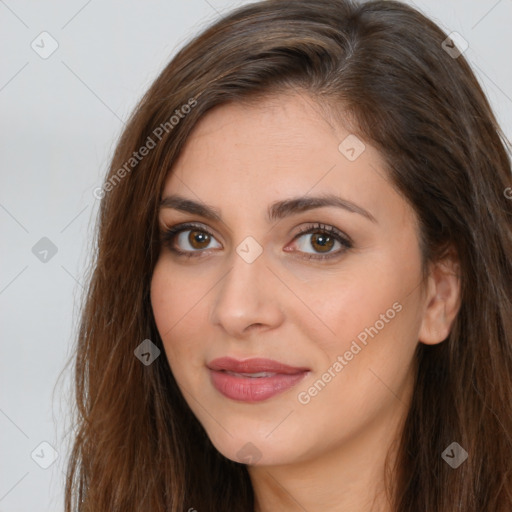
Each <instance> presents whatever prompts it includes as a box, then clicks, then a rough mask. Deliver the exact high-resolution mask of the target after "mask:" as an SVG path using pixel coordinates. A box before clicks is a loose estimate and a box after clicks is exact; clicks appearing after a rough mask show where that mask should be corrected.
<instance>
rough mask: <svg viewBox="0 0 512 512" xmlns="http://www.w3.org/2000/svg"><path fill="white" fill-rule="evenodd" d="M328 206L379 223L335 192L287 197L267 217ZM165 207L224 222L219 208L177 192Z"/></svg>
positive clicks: (277, 217) (274, 218)
mask: <svg viewBox="0 0 512 512" xmlns="http://www.w3.org/2000/svg"><path fill="white" fill-rule="evenodd" d="M327 206H333V207H336V208H342V209H344V210H347V211H349V212H351V213H357V214H359V215H362V216H363V217H365V218H366V219H368V220H370V221H371V222H374V223H376V224H377V220H376V219H375V217H374V216H373V215H372V214H371V213H370V212H369V211H367V210H365V209H364V208H362V207H361V206H358V205H357V204H355V203H353V202H351V201H348V200H347V199H343V198H341V197H338V196H336V195H334V194H324V195H321V196H299V197H292V198H290V199H285V200H283V201H276V202H275V203H272V204H271V205H270V206H269V208H268V210H267V219H268V221H269V222H272V221H274V220H278V219H283V218H284V217H288V216H290V215H295V214H298V213H301V212H305V211H308V210H313V209H315V208H323V207H327ZM163 208H173V209H175V210H179V211H182V212H187V213H191V214H195V215H200V216H201V217H205V218H207V219H210V220H215V221H219V222H222V216H221V213H220V210H219V209H218V208H215V207H213V206H210V205H208V204H206V203H202V202H201V203H200V202H197V201H193V200H192V199H187V198H186V197H183V196H179V195H176V194H173V195H170V196H167V197H164V198H163V199H162V200H161V201H160V209H163Z"/></svg>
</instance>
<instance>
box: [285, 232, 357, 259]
mask: <svg viewBox="0 0 512 512" xmlns="http://www.w3.org/2000/svg"><path fill="white" fill-rule="evenodd" d="M294 240H295V245H296V247H297V248H298V251H297V252H300V253H302V257H304V258H306V259H326V258H331V257H332V258H334V257H340V256H341V255H342V254H343V253H344V252H346V251H347V250H348V249H351V248H352V241H351V239H350V238H348V237H347V236H346V235H343V233H342V232H341V231H339V230H338V229H336V228H334V227H332V226H326V225H324V224H317V225H315V226H310V227H309V228H305V229H302V230H301V232H300V233H299V234H298V235H297V236H296V237H295V239H294Z"/></svg>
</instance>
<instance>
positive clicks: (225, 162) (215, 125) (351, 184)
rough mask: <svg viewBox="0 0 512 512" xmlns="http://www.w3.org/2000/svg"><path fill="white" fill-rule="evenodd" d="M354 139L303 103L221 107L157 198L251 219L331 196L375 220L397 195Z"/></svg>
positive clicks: (193, 138)
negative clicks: (288, 201) (291, 202)
mask: <svg viewBox="0 0 512 512" xmlns="http://www.w3.org/2000/svg"><path fill="white" fill-rule="evenodd" d="M354 137H356V136H355V134H352V133H350V131H349V130H348V129H347V128H346V127H344V126H341V125H340V123H337V124H336V125H335V124H333V123H332V121H331V119H329V118H327V117H326V116H325V112H324V110H323V109H321V108H320V107H319V106H318V105H317V104H316V103H315V102H314V101H313V99H311V98H309V97H307V96H304V95H299V94H293V95H292V94H288V95H282V96H280V97H279V96H278V97H270V98H267V99H262V100H261V101H260V102H258V103H251V104H243V103H229V104H224V105H220V106H217V107H215V108H213V109H212V110H210V111H208V112H207V113H206V114H205V115H204V116H203V118H202V119H201V120H200V121H199V122H198V123H197V124H196V126H195V128H194V130H193V131H192V133H191V134H190V136H189V138H188V140H187V142H186V144H185V146H184V147H183V149H182V152H181V154H180V156H179V158H178V160H177V161H176V162H175V163H174V165H173V167H172V170H171V172H170V173H169V175H168V177H167V179H166V183H165V186H164V193H163V196H165V195H169V194H180V195H183V196H186V197H189V198H190V199H195V200H196V201H201V200H202V201H205V202H207V203H209V204H212V205H218V206H219V209H220V210H225V209H228V208H230V207H232V208H234V209H237V208H238V213H239V215H243V213H244V212H248V211H250V212H251V214H253V215H254V214H255V213H256V210H257V211H259V212H261V210H262V209H266V208H267V206H268V205H269V204H270V203H272V202H275V201H278V200H281V199H283V198H285V197H293V196H303V195H307V194H311V195H318V194H336V195H339V196H341V197H344V198H345V199H347V200H349V201H354V202H359V203H360V204H361V205H362V206H363V205H366V206H368V209H369V210H371V211H373V212H376V213H378V212H379V210H382V209H383V208H384V206H385V203H386V194H391V195H394V196H397V194H396V192H395V191H394V188H393V187H392V186H391V185H390V184H389V183H388V180H387V176H386V173H385V172H384V160H383V158H382V156H381V155H380V154H379V152H378V151H377V150H376V149H375V148H374V147H372V146H371V145H370V144H368V143H367V142H363V141H362V140H361V139H360V138H355V139H354ZM347 140H348V141H349V143H348V145H349V146H354V143H355V144H356V145H355V146H354V148H355V151H356V152H357V154H356V156H357V157H356V158H355V159H354V158H353V155H352V154H350V153H349V154H348V156H350V158H348V157H347V153H346V149H347V147H346V146H347V144H345V141H347ZM357 144H359V145H357ZM387 199H389V197H387ZM393 199H395V200H396V199H399V197H398V196H397V197H393ZM241 205H243V211H240V207H241ZM363 207H365V206H363ZM258 215H259V214H258Z"/></svg>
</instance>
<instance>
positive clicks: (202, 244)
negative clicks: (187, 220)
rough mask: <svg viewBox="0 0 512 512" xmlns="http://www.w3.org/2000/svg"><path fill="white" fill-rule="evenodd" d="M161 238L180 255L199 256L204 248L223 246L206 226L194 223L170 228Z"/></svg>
mask: <svg viewBox="0 0 512 512" xmlns="http://www.w3.org/2000/svg"><path fill="white" fill-rule="evenodd" d="M161 240H162V242H163V243H164V244H165V245H166V246H167V247H168V248H169V249H170V250H171V251H172V252H174V253H175V254H178V255H185V254H186V255H187V256H199V255H201V254H202V253H203V252H205V251H204V249H219V248H222V246H221V245H220V244H219V242H217V240H216V239H215V237H214V236H213V235H212V234H211V233H210V232H209V231H208V230H206V228H202V227H201V226H196V225H194V224H180V225H178V226H174V227H172V228H169V229H167V230H165V231H164V232H163V233H162V237H161ZM212 244H217V245H212Z"/></svg>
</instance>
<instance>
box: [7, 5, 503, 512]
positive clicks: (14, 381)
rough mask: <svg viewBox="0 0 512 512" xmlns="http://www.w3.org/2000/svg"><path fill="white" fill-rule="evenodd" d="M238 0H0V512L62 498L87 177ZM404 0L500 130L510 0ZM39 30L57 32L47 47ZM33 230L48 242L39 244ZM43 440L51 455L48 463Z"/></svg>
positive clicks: (91, 205) (87, 221)
mask: <svg viewBox="0 0 512 512" xmlns="http://www.w3.org/2000/svg"><path fill="white" fill-rule="evenodd" d="M242 3H248V2H240V1H238V2H234V1H228V0H208V1H207V0H187V1H186V2H185V1H184V0H183V1H176V0H174V1H163V0H152V1H147V2H143V1H133V0H131V1H126V0H125V1H124V2H121V0H103V1H100V0H89V1H85V0H72V1H70V0H68V1H67V2H64V0H54V1H52V2H48V1H42V2H29V1H24V0H20V1H15V0H5V1H2V0H0V23H1V25H0V26H1V29H0V38H1V50H0V51H1V55H2V58H1V59H0V108H1V124H0V129H1V135H0V159H1V171H0V172H1V188H0V226H1V235H2V244H1V246H0V247H1V260H0V261H1V265H0V325H1V328H2V333H1V337H0V343H1V352H0V434H1V435H0V460H1V463H0V512H15V511H24V512H25V511H31V512H33V511H36V510H37V511H61V510H63V471H64V469H65V462H66V458H67V454H68V450H69V443H70V438H69V435H68V436H66V432H67V430H66V429H68V428H69V420H68V416H67V413H66V411H67V410H68V402H69V396H70V391H69V390H70V379H69V371H68V372H65V373H64V374H63V375H62V377H61V378H60V379H59V380H58V378H59V375H60V374H61V372H62V370H63V368H64V364H65V362H66V360H67V359H68V357H69V355H70V353H71V347H72V343H73V341H74V338H73V336H74V332H75V330H76V325H77V320H78V308H79V302H78V298H79V297H80V294H81V292H82V287H83V283H84V272H85V269H86V268H87V264H88V261H89V259H88V254H89V253H90V250H91V246H92V244H91V240H92V232H93V228H94V220H95V216H96V213H97V208H98V205H99V201H98V200H97V199H95V197H94V196H93V190H94V189H95V188H96V187H98V186H100V185H101V181H102V176H103V175H104V174H105V172H106V170H107V166H108V162H109V159H110V157H111V155H112V151H113V148H114V146H115V142H116V140H117V137H118V136H119V134H120V132H121V130H122V128H123V123H124V122H123V120H125V119H127V116H128V115H129V113H130V111H131V110H132V108H133V107H134V106H135V103H136V102H137V100H138V99H139V98H140V97H141V95H142V94H143V92H144V91H145V90H146V88H147V87H148V86H149V84H150V83H151V81H152V80H153V79H154V78H155V77H156V76H157V74H158V73H159V72H160V71H161V69H162V68H163V67H164V66H165V64H166V63H167V62H168V61H169V59H170V57H171V56H172V55H173V54H174V53H175V51H176V49H177V48H179V47H181V46H182V45H183V43H184V42H186V41H188V40H189V39H190V38H191V37H192V36H193V35H194V34H196V33H197V32H198V31H199V30H200V29H201V28H202V27H204V26H205V24H207V23H208V22H210V21H212V20H214V19H215V18H217V17H218V16H220V15H221V14H222V13H224V12H225V11H226V10H228V9H230V8H231V7H234V6H236V5H240V4H242ZM409 3H414V4H415V5H416V6H417V7H419V8H420V9H421V10H422V11H423V12H424V13H426V14H427V15H429V16H430V17H432V18H433V19H434V20H435V21H436V22H437V23H439V24H440V25H441V27H442V28H444V29H445V30H446V31H447V32H448V33H449V32H451V31H457V32H459V33H460V34H462V35H463V37H464V38H465V39H466V40H467V42H468V43H469V48H468V49H467V50H466V52H465V56H466V57H467V58H468V59H469V61H470V63H471V65H472V66H473V69H474V70H475V71H476V74H477V76H478V78H479V80H480V82H481V84H482V85H483V88H484V90H485V91H486V93H487V95H488V97H489V99H490V101H491V104H492V105H493V107H494V109H495V112H496V114H497V117H498V120H499V121H500V123H501V125H502V127H503V128H504V131H505V133H506V135H507V137H508V138H509V139H510V138H511V135H512V99H511V98H512V66H511V65H510V62H511V58H510V49H511V48H512V33H511V30H510V22H511V21H512V0H499V1H496V0H472V1H467V0H449V1H447V0H430V1H428V2H427V1H420V0H416V1H415V2H409ZM43 31H46V32H48V33H49V34H50V35H51V38H53V40H55V41H56V42H57V43H58V48H57V50H56V51H55V52H54V53H53V54H52V55H50V56H49V57H48V58H46V59H43V58H42V57H41V56H40V54H41V53H43V52H45V51H46V52H48V51H49V50H51V44H52V39H50V38H49V36H40V37H39V34H41V32H43ZM42 38H43V42H41V39H42ZM33 41H35V42H34V43H33V44H34V46H36V48H37V51H38V52H39V53H37V52H36V51H35V50H34V49H33V48H32V47H31V44H32V42H33ZM53 44H55V43H53ZM43 45H44V46H43ZM43 237H47V238H48V239H49V240H51V243H52V244H53V245H54V246H55V248H56V249H57V252H56V253H55V254H54V255H52V253H51V251H50V252H48V253H47V254H45V253H44V252H38V250H37V249H38V248H39V251H42V250H44V249H45V247H44V244H45V243H47V242H39V241H40V240H41V238H43ZM38 242H39V244H43V245H42V246H41V247H40V246H39V245H37V246H36V244H37V243H38ZM34 246H36V250H34V251H35V252H36V254H34V252H33V247H34ZM41 258H42V259H43V260H44V259H45V258H46V261H41ZM42 442H47V443H49V444H50V445H51V446H52V447H53V448H54V449H55V450H56V452H57V453H58V455H59V456H58V458H57V459H56V461H55V462H54V463H53V464H52V465H51V466H49V467H48V468H47V469H43V468H42V467H41V465H48V464H50V463H51V462H52V449H51V448H50V447H48V445H42V446H40V443H42ZM34 450H35V451H34Z"/></svg>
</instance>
